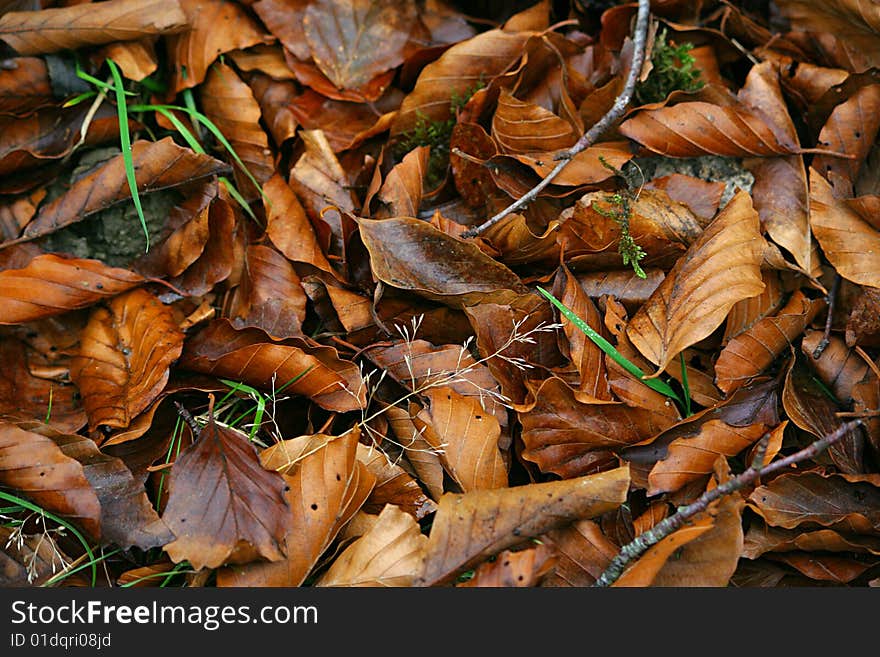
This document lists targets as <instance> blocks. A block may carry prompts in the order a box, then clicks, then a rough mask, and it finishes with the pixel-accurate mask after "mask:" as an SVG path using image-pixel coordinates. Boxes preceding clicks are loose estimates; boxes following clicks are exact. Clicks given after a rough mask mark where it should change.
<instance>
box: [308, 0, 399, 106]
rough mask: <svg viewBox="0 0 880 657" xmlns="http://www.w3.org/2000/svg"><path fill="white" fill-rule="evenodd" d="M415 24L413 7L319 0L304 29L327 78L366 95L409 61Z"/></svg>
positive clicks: (386, 1) (387, 0)
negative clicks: (408, 45) (368, 88)
mask: <svg viewBox="0 0 880 657" xmlns="http://www.w3.org/2000/svg"><path fill="white" fill-rule="evenodd" d="M415 20H416V6H415V3H414V2H412V1H407V2H403V3H401V2H393V0H378V1H376V0H372V1H371V0H355V1H354V2H341V1H340V0H316V1H315V2H312V3H311V4H309V6H308V7H307V8H306V10H305V12H304V15H303V19H302V26H303V33H304V35H305V38H306V42H307V43H308V45H309V51H310V52H311V55H312V58H313V59H314V60H315V63H316V64H317V65H318V68H320V69H321V71H322V72H323V73H324V75H326V76H327V78H328V79H329V80H330V81H331V82H332V83H333V84H334V85H336V87H337V88H339V89H360V88H361V87H363V86H365V85H366V84H367V83H369V82H370V80H372V79H373V78H374V77H376V76H377V75H379V74H380V73H384V72H385V71H387V70H389V69H392V68H395V67H396V66H397V65H398V64H400V63H401V62H402V61H403V47H404V46H405V45H406V42H407V41H408V39H409V33H410V30H411V29H412V27H413V24H414V23H415Z"/></svg>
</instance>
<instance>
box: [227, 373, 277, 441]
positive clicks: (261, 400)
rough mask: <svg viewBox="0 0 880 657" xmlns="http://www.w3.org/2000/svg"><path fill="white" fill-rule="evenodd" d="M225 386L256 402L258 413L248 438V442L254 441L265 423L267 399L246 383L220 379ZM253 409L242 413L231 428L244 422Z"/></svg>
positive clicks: (231, 424)
mask: <svg viewBox="0 0 880 657" xmlns="http://www.w3.org/2000/svg"><path fill="white" fill-rule="evenodd" d="M220 381H222V382H223V383H224V384H226V385H228V386H229V387H230V388H232V390H234V391H237V392H241V393H244V394H246V395H247V396H248V397H250V398H251V399H253V400H254V402H256V404H257V408H256V411H255V412H254V421H253V423H252V425H253V426H251V432H250V435H249V436H248V440H251V441H253V440H254V438H255V437H256V435H257V430H258V429H259V428H260V425H261V424H262V423H263V414H264V413H265V412H266V398H265V397H263V395H261V394H260V391H259V390H257V389H255V388H252V387H251V386H249V385H246V384H244V383H239V382H238V381H230V380H228V379H220ZM250 413H251V409H248V410H247V411H246V412H244V413H242V414H241V416H240V417H238V418H236V419H235V420H234V421H233V423H230V425H229V426H235V424H237V423H238V422H240V421H241V420H242V418H244V417H246V416H248V415H250Z"/></svg>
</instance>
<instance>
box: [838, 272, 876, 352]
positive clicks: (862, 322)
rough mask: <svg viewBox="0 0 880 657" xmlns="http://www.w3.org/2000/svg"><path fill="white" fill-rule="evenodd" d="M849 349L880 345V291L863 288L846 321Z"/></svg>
mask: <svg viewBox="0 0 880 657" xmlns="http://www.w3.org/2000/svg"><path fill="white" fill-rule="evenodd" d="M846 344H847V346H848V347H854V346H856V345H859V346H875V344H880V290H878V289H877V288H873V287H868V286H864V287H862V293H861V294H860V295H859V297H858V298H857V299H856V303H855V306H853V309H852V310H851V311H850V314H849V317H848V318H847V320H846Z"/></svg>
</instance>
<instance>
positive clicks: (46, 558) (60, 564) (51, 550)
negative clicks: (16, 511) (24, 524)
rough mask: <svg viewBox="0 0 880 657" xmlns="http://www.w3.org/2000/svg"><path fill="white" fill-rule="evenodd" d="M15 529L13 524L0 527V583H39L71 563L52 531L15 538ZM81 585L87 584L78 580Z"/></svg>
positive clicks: (11, 585) (22, 585)
mask: <svg viewBox="0 0 880 657" xmlns="http://www.w3.org/2000/svg"><path fill="white" fill-rule="evenodd" d="M17 532H18V528H15V527H6V526H3V527H0V545H2V546H3V548H2V549H0V586H3V587H4V588H7V587H9V588H11V587H25V586H43V585H45V584H46V582H47V581H48V580H50V579H51V578H52V576H53V575H56V574H58V573H59V572H61V570H62V569H63V568H64V567H65V565H66V564H69V563H72V562H73V559H71V558H70V557H69V556H67V555H66V554H65V553H64V552H63V551H62V549H61V548H60V547H59V546H58V543H57V542H56V540H55V538H53V536H52V534H50V533H48V532H42V533H40V534H25V535H24V536H23V537H21V539H20V540H19V539H18V538H17V537H18V534H17ZM72 577H74V578H75V577H76V575H72ZM68 581H69V580H68ZM82 586H87V584H86V583H85V582H82Z"/></svg>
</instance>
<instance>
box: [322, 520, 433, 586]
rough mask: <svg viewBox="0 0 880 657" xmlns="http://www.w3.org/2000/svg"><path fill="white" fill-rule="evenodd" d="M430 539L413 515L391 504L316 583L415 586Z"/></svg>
mask: <svg viewBox="0 0 880 657" xmlns="http://www.w3.org/2000/svg"><path fill="white" fill-rule="evenodd" d="M427 542H428V537H427V536H424V535H423V534H422V533H421V530H420V528H419V525H418V523H417V522H416V521H415V519H414V518H413V517H412V516H411V515H410V514H408V513H406V512H405V511H401V510H400V509H399V508H397V507H396V506H394V505H393V504H388V505H386V506H385V508H384V509H382V512H381V513H380V514H379V517H378V519H377V520H376V523H375V524H374V525H373V526H372V527H371V528H370V530H369V531H367V532H366V533H365V534H364V535H362V536H361V537H360V538H358V539H357V540H356V541H355V542H354V543H352V544H351V545H349V546H348V547H347V548H345V550H344V551H343V552H342V554H340V555H339V556H338V557H336V559H334V560H333V564H332V565H331V566H330V568H329V569H328V570H327V572H325V573H324V574H323V575H321V577H320V578H318V580H317V581H316V582H315V586H345V587H349V586H383V587H390V586H398V587H400V586H412V582H413V580H414V579H415V578H416V577H417V576H418V575H419V574H420V573H421V572H422V569H423V568H424V558H425V544H426V543H427Z"/></svg>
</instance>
